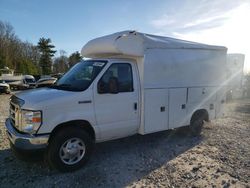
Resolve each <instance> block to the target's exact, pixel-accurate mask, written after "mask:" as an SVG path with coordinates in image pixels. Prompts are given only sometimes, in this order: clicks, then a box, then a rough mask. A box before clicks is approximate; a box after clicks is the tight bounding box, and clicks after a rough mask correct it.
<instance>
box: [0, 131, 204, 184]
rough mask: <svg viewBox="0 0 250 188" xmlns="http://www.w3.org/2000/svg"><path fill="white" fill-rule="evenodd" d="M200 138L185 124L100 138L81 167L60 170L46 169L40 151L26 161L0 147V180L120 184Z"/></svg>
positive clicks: (190, 145) (149, 169) (164, 161)
mask: <svg viewBox="0 0 250 188" xmlns="http://www.w3.org/2000/svg"><path fill="white" fill-rule="evenodd" d="M201 140H202V137H189V136H187V135H186V134H185V128H182V129H179V130H172V131H165V132H159V133H154V134H150V135H144V136H141V135H135V136H131V137H128V138H124V139H119V140H114V141H109V142H104V143H100V144H97V145H96V148H95V150H94V152H93V155H92V157H91V159H90V161H89V162H88V163H87V164H86V166H85V167H84V168H82V169H80V170H78V171H76V172H73V173H64V174H63V173H59V172H58V171H56V170H50V169H49V168H48V166H47V165H46V164H45V163H44V162H43V160H42V156H43V155H42V154H40V153H37V154H36V155H35V157H34V156H30V158H27V160H28V161H36V162H31V163H30V162H29V163H28V162H24V161H21V160H18V159H17V158H16V157H15V156H14V155H13V154H12V152H11V151H10V149H6V150H2V151H1V150H0V161H1V162H2V163H1V169H2V171H3V169H4V171H5V173H4V174H7V175H8V176H9V177H8V176H2V177H0V183H1V184H5V183H6V182H8V185H11V186H15V184H11V182H18V181H22V182H23V183H24V185H25V186H31V187H33V186H36V185H39V186H40V187H46V186H47V185H48V183H49V184H50V183H51V182H54V183H55V185H53V186H58V187H66V186H69V185H70V186H73V187H124V186H126V185H129V184H131V183H133V182H136V181H138V180H140V179H141V178H143V177H144V176H146V175H147V174H149V173H150V172H152V171H153V170H155V169H157V168H159V167H161V166H163V165H166V164H167V163H168V162H169V161H170V160H172V159H174V158H175V157H177V156H178V155H180V154H182V153H183V152H185V151H187V150H189V149H190V148H192V147H194V146H195V145H197V144H199V143H200V142H201ZM27 160H26V161H27ZM37 160H39V161H37ZM21 174H22V176H20V175H21ZM13 177H14V178H16V179H15V180H14V181H9V179H8V178H11V179H13ZM18 179H20V180H18ZM17 185H18V184H17ZM50 186H52V185H50Z"/></svg>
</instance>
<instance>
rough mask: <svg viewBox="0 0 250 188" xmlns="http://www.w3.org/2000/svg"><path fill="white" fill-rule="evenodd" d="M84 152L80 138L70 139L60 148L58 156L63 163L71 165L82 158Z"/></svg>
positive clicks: (83, 145) (84, 147) (84, 148)
mask: <svg viewBox="0 0 250 188" xmlns="http://www.w3.org/2000/svg"><path fill="white" fill-rule="evenodd" d="M85 150H86V146H85V144H84V142H83V141H82V140H81V139H80V138H70V139H68V140H66V141H65V142H64V143H63V145H62V146H61V148H60V154H59V156H60V159H61V160H62V162H63V163H65V164H68V165H73V164H76V163H78V162H79V161H80V160H81V159H82V158H83V157H84V155H85Z"/></svg>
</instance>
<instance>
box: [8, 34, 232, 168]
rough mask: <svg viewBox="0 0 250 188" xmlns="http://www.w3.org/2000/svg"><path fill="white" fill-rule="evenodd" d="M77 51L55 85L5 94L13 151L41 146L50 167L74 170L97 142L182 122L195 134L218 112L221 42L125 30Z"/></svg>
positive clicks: (223, 76)
mask: <svg viewBox="0 0 250 188" xmlns="http://www.w3.org/2000/svg"><path fill="white" fill-rule="evenodd" d="M81 53H82V55H83V56H84V57H88V59H86V60H84V61H83V62H79V63H78V64H76V65H75V66H74V67H72V68H71V69H70V70H69V71H68V72H67V73H66V74H65V75H64V76H63V77H62V78H61V79H60V80H59V81H58V82H57V83H56V84H55V85H53V86H50V87H48V88H41V89H35V90H29V91H24V92H20V93H17V94H15V95H13V96H12V97H11V101H10V117H9V118H8V119H7V120H6V128H7V133H8V135H9V140H10V143H11V146H12V148H13V149H14V150H21V151H23V150H36V149H46V157H47V160H48V163H49V164H50V165H51V166H52V167H55V168H57V169H59V170H61V171H72V170H76V169H78V168H80V167H81V166H83V165H84V163H85V162H86V161H87V159H88V158H89V156H90V153H91V150H92V147H93V144H94V143H96V142H103V141H107V140H112V139H118V138H122V137H127V136H130V135H134V134H142V135H144V134H149V133H154V132H157V131H164V130H168V129H175V128H178V127H181V126H185V125H190V129H191V131H192V132H193V133H195V134H196V133H199V132H200V130H201V127H202V124H203V121H208V120H211V119H214V118H217V117H219V116H220V115H221V114H222V113H221V112H222V107H223V103H224V101H225V92H224V88H225V86H224V82H225V79H226V74H225V64H226V53H227V49H226V48H225V47H220V46H211V45H205V44H200V43H194V42H188V41H183V40H178V39H173V38H168V37H160V36H154V35H149V34H144V33H139V32H134V31H124V32H119V33H115V34H111V35H108V36H104V37H100V38H97V39H94V40H91V41H90V42H88V43H87V44H86V45H85V46H84V47H83V48H82V51H81Z"/></svg>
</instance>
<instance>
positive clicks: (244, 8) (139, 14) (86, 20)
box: [0, 0, 250, 71]
mask: <svg viewBox="0 0 250 188" xmlns="http://www.w3.org/2000/svg"><path fill="white" fill-rule="evenodd" d="M0 19H1V20H2V21H7V22H10V23H11V24H12V25H13V26H14V28H15V32H16V34H17V35H18V36H19V37H20V38H21V39H22V40H27V41H29V42H32V43H34V44H36V43H37V42H38V40H39V38H40V37H48V38H51V39H52V42H53V44H54V45H55V46H56V48H57V50H65V51H66V52H67V54H68V55H69V54H70V53H72V52H74V51H80V50H81V48H82V46H83V45H84V44H85V43H86V42H87V41H88V40H91V39H93V38H95V37H99V36H102V35H105V34H110V33H114V32H117V31H122V30H128V29H131V30H137V31H140V32H145V33H151V34H158V35H165V36H170V37H175V38H181V39H186V40H192V41H197V42H203V43H208V44H215V45H224V46H226V47H228V51H229V53H244V54H245V55H246V60H245V64H246V66H245V70H249V71H250V47H249V44H250V24H249V19H250V0H178V1H177V0H136V1H135V0H103V1H101V0H89V1H87V0H74V1H70V0H53V1H52V0H0Z"/></svg>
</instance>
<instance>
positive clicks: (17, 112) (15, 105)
mask: <svg viewBox="0 0 250 188" xmlns="http://www.w3.org/2000/svg"><path fill="white" fill-rule="evenodd" d="M23 104H24V101H23V100H21V99H19V98H17V97H16V96H14V95H13V96H12V97H11V100H10V120H11V124H12V125H13V126H14V127H15V128H16V129H18V130H20V125H21V106H22V105H23Z"/></svg>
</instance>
